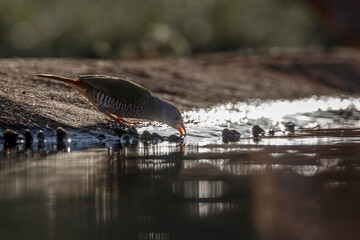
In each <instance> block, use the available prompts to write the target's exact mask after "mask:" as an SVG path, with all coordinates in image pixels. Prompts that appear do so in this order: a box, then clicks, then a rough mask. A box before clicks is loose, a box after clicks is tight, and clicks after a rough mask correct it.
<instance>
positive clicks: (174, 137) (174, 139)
mask: <svg viewBox="0 0 360 240" xmlns="http://www.w3.org/2000/svg"><path fill="white" fill-rule="evenodd" d="M167 140H168V141H169V142H183V141H184V139H183V138H181V137H179V136H177V135H175V134H172V135H170V136H168V137H167Z"/></svg>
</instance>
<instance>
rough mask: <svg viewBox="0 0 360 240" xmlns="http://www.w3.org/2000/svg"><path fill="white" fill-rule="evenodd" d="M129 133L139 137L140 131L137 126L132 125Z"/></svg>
mask: <svg viewBox="0 0 360 240" xmlns="http://www.w3.org/2000/svg"><path fill="white" fill-rule="evenodd" d="M127 131H128V133H129V134H130V135H131V136H133V137H139V133H138V131H137V130H136V128H134V127H130V128H128V130H127Z"/></svg>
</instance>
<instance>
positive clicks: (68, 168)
mask: <svg viewBox="0 0 360 240" xmlns="http://www.w3.org/2000/svg"><path fill="white" fill-rule="evenodd" d="M359 146H360V145H359V143H357V142H356V141H355V142H351V141H350V140H349V141H347V142H343V143H338V142H336V141H335V142H331V141H329V140H328V144H319V145H316V144H315V145H309V146H306V145H283V146H278V145H273V146H269V145H267V144H265V145H261V144H260V143H257V144H256V146H255V145H246V144H245V145H244V144H242V143H237V144H227V145H226V144H221V145H213V146H209V145H207V146H203V147H200V146H191V145H185V148H183V149H182V148H179V147H178V146H176V145H173V144H169V145H168V148H166V144H165V143H163V144H160V145H158V146H155V145H152V144H147V145H144V144H141V143H140V144H139V145H138V147H137V148H124V147H122V146H121V145H117V146H116V145H114V146H111V147H108V148H96V149H89V150H81V151H70V152H60V153H56V152H52V151H44V150H35V151H31V150H24V149H23V150H19V149H17V150H16V149H11V150H7V151H3V152H1V161H0V163H1V165H0V211H1V215H0V236H1V239H10V238H23V237H26V238H30V239H32V238H33V239H72V238H74V239H118V238H125V239H202V238H207V239H239V238H251V239H252V238H256V239H293V238H307V237H309V238H310V239H337V237H338V236H340V235H341V236H342V235H344V236H346V237H347V239H350V238H352V237H354V236H355V234H358V233H359V232H358V228H351V226H355V225H356V224H357V223H358V221H359V220H360V219H359V216H360V215H359V213H360V207H359V204H358V202H359V200H360V190H359V189H360V188H359V186H360V179H359V177H358V176H359V175H360V172H359V171H360V165H359V163H358V159H359V157H360V147H359ZM204 149H207V150H204ZM238 150H239V151H238ZM344 219H346V220H344ZM284 222H286V223H287V227H286V228H284V227H283V223H284ZM15 229H22V231H15ZM32 236H33V237H32Z"/></svg>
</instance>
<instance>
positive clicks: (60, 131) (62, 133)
mask: <svg viewBox="0 0 360 240" xmlns="http://www.w3.org/2000/svg"><path fill="white" fill-rule="evenodd" d="M66 135H67V132H66V131H65V130H64V129H63V128H62V127H58V128H57V129H56V137H57V138H58V139H63V138H65V137H66Z"/></svg>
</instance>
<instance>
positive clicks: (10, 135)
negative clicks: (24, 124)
mask: <svg viewBox="0 0 360 240" xmlns="http://www.w3.org/2000/svg"><path fill="white" fill-rule="evenodd" d="M19 136H20V135H19V134H18V133H17V132H15V131H13V130H10V129H7V130H6V131H5V132H4V142H5V148H12V147H16V145H17V139H18V137H19Z"/></svg>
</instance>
